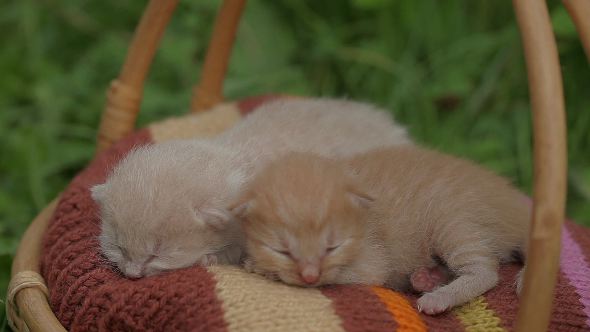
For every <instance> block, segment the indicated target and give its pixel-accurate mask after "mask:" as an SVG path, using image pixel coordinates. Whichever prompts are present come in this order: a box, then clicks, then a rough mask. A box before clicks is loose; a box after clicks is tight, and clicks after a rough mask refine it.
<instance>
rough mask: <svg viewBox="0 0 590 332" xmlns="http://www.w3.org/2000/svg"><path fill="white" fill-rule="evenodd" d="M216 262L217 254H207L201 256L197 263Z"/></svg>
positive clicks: (208, 263) (213, 263) (209, 263)
mask: <svg viewBox="0 0 590 332" xmlns="http://www.w3.org/2000/svg"><path fill="white" fill-rule="evenodd" d="M217 262H218V261H217V255H215V254H207V255H205V256H203V258H201V260H200V261H199V263H200V264H201V265H202V266H212V265H216V264H217Z"/></svg>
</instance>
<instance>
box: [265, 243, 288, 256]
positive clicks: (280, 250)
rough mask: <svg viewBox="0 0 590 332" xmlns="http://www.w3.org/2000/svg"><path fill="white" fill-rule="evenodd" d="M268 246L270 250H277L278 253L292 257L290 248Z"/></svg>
mask: <svg viewBox="0 0 590 332" xmlns="http://www.w3.org/2000/svg"><path fill="white" fill-rule="evenodd" d="M266 247H267V248H269V249H270V250H272V251H274V252H276V253H277V254H281V255H283V256H286V257H291V252H290V251H289V250H285V249H277V248H273V247H271V246H266Z"/></svg>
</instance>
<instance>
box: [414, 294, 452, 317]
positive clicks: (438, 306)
mask: <svg viewBox="0 0 590 332" xmlns="http://www.w3.org/2000/svg"><path fill="white" fill-rule="evenodd" d="M416 306H417V307H418V311H419V312H423V313H425V314H427V315H438V314H440V313H443V312H445V311H447V310H449V309H450V308H451V307H452V306H453V301H452V299H451V298H450V297H448V296H445V295H442V294H436V293H426V294H424V295H422V297H420V298H419V299H418V302H417V303H416Z"/></svg>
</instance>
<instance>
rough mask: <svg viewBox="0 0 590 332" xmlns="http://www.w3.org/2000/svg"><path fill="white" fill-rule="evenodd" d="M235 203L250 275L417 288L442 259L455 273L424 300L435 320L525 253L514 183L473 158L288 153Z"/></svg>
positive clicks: (523, 213) (523, 219) (407, 151)
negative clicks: (422, 274) (415, 277)
mask: <svg viewBox="0 0 590 332" xmlns="http://www.w3.org/2000/svg"><path fill="white" fill-rule="evenodd" d="M241 202H242V203H241V204H238V205H237V206H236V207H235V212H236V213H238V214H239V215H240V216H241V219H242V221H243V229H244V231H245V234H246V241H247V244H246V246H247V252H248V254H249V258H248V261H247V264H246V267H247V268H248V269H250V270H251V271H254V272H257V273H261V274H264V275H267V276H270V277H273V278H278V279H281V280H283V281H284V282H286V283H289V284H295V285H300V286H319V285H324V284H346V283H362V284H372V285H386V286H388V287H391V288H393V289H397V290H402V291H405V290H408V289H409V288H410V280H409V279H410V278H409V277H410V275H411V274H412V273H413V272H415V271H417V270H420V269H424V268H427V269H432V268H435V267H436V266H437V262H436V260H435V258H434V257H438V258H440V259H442V260H443V261H444V262H445V263H446V265H447V266H448V268H449V269H450V270H451V272H452V273H453V274H454V275H455V276H456V279H454V280H452V281H451V282H450V283H449V284H447V285H444V286H442V287H440V288H435V289H434V290H432V291H430V292H427V293H425V294H424V295H422V297H420V298H419V300H418V307H419V309H420V310H422V311H424V312H425V313H427V314H436V313H440V312H443V311H445V310H447V309H450V308H452V307H454V306H456V305H459V304H462V303H465V302H467V301H469V300H471V299H473V298H474V297H476V296H478V295H481V294H483V293H484V292H486V291H487V290H489V289H491V288H492V287H494V286H495V285H496V283H497V282H498V264H499V263H500V262H503V261H509V260H512V259H513V254H514V252H520V253H522V252H523V250H524V249H525V242H526V238H527V228H528V223H529V219H530V218H529V217H530V215H529V208H528V207H527V205H526V204H524V200H523V195H522V194H521V193H520V192H518V191H517V190H516V189H514V188H513V187H512V186H511V185H510V184H509V183H508V181H507V180H505V179H503V178H501V177H499V176H497V175H495V174H493V173H491V172H489V171H487V170H485V169H483V168H481V167H479V166H477V165H475V164H474V163H471V162H469V161H466V160H462V159H459V158H455V157H452V156H448V155H444V154H441V153H438V152H435V151H430V150H426V149H422V148H418V147H401V146H400V147H391V148H387V149H383V150H377V151H373V152H369V153H365V154H363V155H360V156H358V157H355V158H351V159H348V160H346V161H336V160H331V159H328V158H323V157H319V156H316V155H312V154H291V155H289V156H287V157H285V158H282V159H280V160H278V161H276V162H274V163H272V164H270V165H269V166H268V167H267V168H266V170H265V171H263V172H260V173H259V176H258V177H257V178H256V179H255V180H254V181H253V183H252V186H251V187H250V190H249V192H248V193H247V194H246V195H245V196H244V199H243V200H242V201H241Z"/></svg>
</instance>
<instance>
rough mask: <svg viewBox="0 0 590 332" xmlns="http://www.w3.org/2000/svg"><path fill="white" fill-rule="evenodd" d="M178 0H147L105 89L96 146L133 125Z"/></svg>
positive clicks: (108, 142)
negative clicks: (117, 71) (116, 71)
mask: <svg viewBox="0 0 590 332" xmlns="http://www.w3.org/2000/svg"><path fill="white" fill-rule="evenodd" d="M177 4H178V0H150V2H149V4H148V6H147V8H146V9H145V11H144V13H143V15H142V17H141V20H140V22H139V25H138V27H137V29H136V30H135V34H134V36H133V40H132V41H131V46H130V47H129V50H128V51H127V57H126V58H125V63H124V64H123V68H122V69H121V73H120V74H119V77H118V78H116V79H115V80H113V81H112V82H111V85H110V87H109V88H108V90H107V104H106V106H105V109H104V111H103V113H102V118H101V121H100V126H99V128H98V138H97V140H98V142H97V145H98V146H97V149H98V151H102V150H104V149H106V148H107V147H109V146H110V145H111V144H112V143H113V142H116V141H117V140H119V139H121V138H122V137H123V136H125V135H126V134H128V133H129V132H131V131H132V130H133V128H134V127H135V120H136V119H137V114H138V113H139V105H140V103H141V98H142V95H143V84H144V81H145V78H146V76H147V73H148V71H149V68H150V65H151V63H152V60H153V58H154V55H155V53H156V49H157V48H158V45H159V44H160V39H161V38H162V35H163V34H164V30H165V29H166V25H167V24H168V22H169V21H170V17H171V16H172V13H173V12H174V9H175V8H176V5H177Z"/></svg>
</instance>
